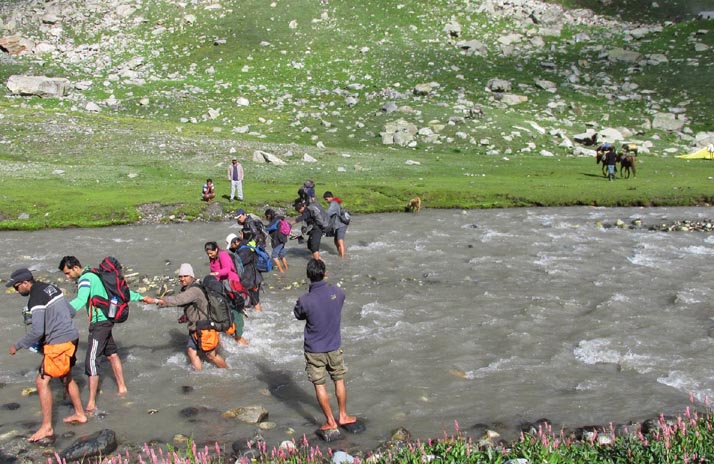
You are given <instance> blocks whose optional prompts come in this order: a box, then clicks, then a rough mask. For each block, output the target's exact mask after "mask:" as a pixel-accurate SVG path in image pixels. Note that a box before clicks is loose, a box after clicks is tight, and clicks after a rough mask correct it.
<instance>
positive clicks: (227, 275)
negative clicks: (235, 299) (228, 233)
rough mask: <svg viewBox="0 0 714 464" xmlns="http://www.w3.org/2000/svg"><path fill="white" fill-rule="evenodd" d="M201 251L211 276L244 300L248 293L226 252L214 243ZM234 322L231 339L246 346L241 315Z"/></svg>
mask: <svg viewBox="0 0 714 464" xmlns="http://www.w3.org/2000/svg"><path fill="white" fill-rule="evenodd" d="M203 249H204V250H205V251H206V255H208V267H209V269H210V270H211V275H212V276H215V277H216V278H217V279H218V280H220V281H221V282H223V281H224V280H227V281H228V282H229V284H230V288H231V290H232V291H234V292H238V293H240V294H241V295H244V298H246V297H247V295H248V292H247V290H246V289H245V287H243V284H241V283H240V276H238V273H237V272H236V268H235V266H234V265H233V258H231V255H229V254H228V252H227V251H226V250H221V249H220V248H219V246H218V244H217V243H216V242H206V244H205V245H203ZM234 322H235V333H233V334H232V335H233V338H235V341H237V342H238V343H240V344H241V345H247V344H248V341H247V340H246V339H245V338H243V317H242V313H241V314H238V315H237V316H236V318H235V321H234Z"/></svg>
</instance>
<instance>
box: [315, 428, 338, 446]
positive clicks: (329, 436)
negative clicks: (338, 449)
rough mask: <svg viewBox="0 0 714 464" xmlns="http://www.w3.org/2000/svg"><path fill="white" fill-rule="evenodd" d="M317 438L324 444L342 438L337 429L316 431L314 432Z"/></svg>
mask: <svg viewBox="0 0 714 464" xmlns="http://www.w3.org/2000/svg"><path fill="white" fill-rule="evenodd" d="M315 434H317V436H318V437H319V438H320V439H321V440H322V441H324V442H326V443H330V442H332V441H335V440H339V439H341V438H342V434H341V433H340V430H339V429H332V430H319V429H318V430H317V431H316V432H315Z"/></svg>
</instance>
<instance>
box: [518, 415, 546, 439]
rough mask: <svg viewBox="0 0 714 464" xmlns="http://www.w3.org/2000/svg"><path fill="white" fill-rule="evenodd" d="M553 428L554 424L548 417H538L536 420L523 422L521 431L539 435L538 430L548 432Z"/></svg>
mask: <svg viewBox="0 0 714 464" xmlns="http://www.w3.org/2000/svg"><path fill="white" fill-rule="evenodd" d="M552 428H553V424H552V423H551V422H550V420H548V419H546V418H542V419H538V420H537V421H535V422H526V423H524V424H521V427H520V429H521V431H522V432H524V433H527V434H530V435H538V432H540V431H543V432H547V431H550V430H551V429H552Z"/></svg>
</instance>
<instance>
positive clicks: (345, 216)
mask: <svg viewBox="0 0 714 464" xmlns="http://www.w3.org/2000/svg"><path fill="white" fill-rule="evenodd" d="M338 217H339V218H340V222H342V223H343V224H344V225H346V226H348V225H350V220H352V215H351V214H350V213H349V211H347V210H346V209H344V208H343V207H342V205H340V214H339V215H338Z"/></svg>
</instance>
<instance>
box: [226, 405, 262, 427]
mask: <svg viewBox="0 0 714 464" xmlns="http://www.w3.org/2000/svg"><path fill="white" fill-rule="evenodd" d="M223 417H224V418H226V419H236V420H239V421H241V422H245V423H246V424H258V423H260V422H263V421H264V420H265V419H267V418H268V411H267V410H266V409H265V408H264V407H262V406H248V407H245V408H233V409H229V410H228V411H226V412H224V413H223Z"/></svg>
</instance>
